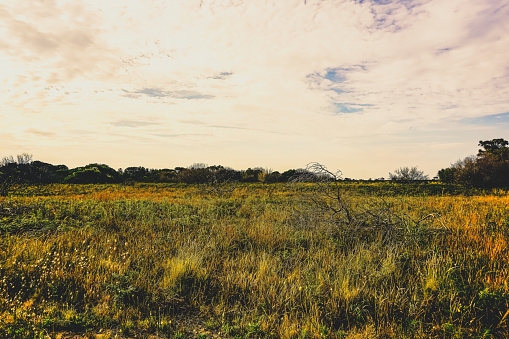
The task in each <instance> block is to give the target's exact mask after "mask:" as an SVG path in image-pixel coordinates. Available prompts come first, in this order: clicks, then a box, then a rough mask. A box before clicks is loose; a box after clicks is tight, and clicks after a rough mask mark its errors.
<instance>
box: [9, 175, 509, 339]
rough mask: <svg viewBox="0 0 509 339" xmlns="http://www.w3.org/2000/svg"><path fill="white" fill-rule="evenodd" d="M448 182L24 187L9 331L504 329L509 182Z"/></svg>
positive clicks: (430, 333)
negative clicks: (489, 186)
mask: <svg viewBox="0 0 509 339" xmlns="http://www.w3.org/2000/svg"><path fill="white" fill-rule="evenodd" d="M466 193H468V194H461V192H459V191H457V190H456V189H452V188H451V187H447V186H441V185H439V184H432V183H430V184H427V186H422V187H421V186H419V187H417V186H416V187H414V188H412V189H408V186H404V184H400V186H398V185H397V184H382V183H372V184H364V185H356V184H338V186H335V185H320V184H293V185H289V184H238V185H222V186H201V185H179V184H167V185H163V184H144V185H142V184H133V185H120V184H118V185H48V186H33V187H20V188H18V189H17V190H16V191H15V194H11V195H10V196H9V197H1V198H0V232H1V240H0V337H2V338H4V337H5V338H57V337H60V338H67V337H69V338H70V337H79V338H81V337H84V338H115V337H117V338H216V337H220V338H504V337H508V336H509V290H508V282H509V263H508V254H509V195H508V194H507V192H505V191H496V192H489V193H484V192H466Z"/></svg>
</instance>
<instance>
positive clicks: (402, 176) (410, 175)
mask: <svg viewBox="0 0 509 339" xmlns="http://www.w3.org/2000/svg"><path fill="white" fill-rule="evenodd" d="M389 178H390V180H396V181H416V180H428V176H427V175H425V174H424V172H423V171H419V170H418V169H417V167H400V168H398V169H396V170H395V171H394V173H389Z"/></svg>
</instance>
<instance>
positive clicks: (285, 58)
mask: <svg viewBox="0 0 509 339" xmlns="http://www.w3.org/2000/svg"><path fill="white" fill-rule="evenodd" d="M508 19H509V6H508V5H506V4H505V2H504V1H502V0H495V1H489V2H487V1H484V0H468V1H467V0H449V1H441V0H419V1H384V2H375V1H353V0H351V1H339V0H328V1H318V0H312V1H311V0H310V1H275V0H263V1H247V0H246V1H220V0H217V1H198V0H196V1H194V0H192V1H190V0H186V1H184V0H174V1H155V0H154V1H141V0H136V1H135V0H132V1H120V0H118V1H116V0H115V1H73V2H68V1H56V0H55V1H47V2H36V3H34V2H33V1H28V0H25V1H23V0H20V1H7V2H4V3H3V4H2V5H0V62H2V65H5V67H2V70H0V79H2V80H0V83H1V84H2V86H3V88H7V89H8V90H7V91H3V92H2V93H0V101H1V102H2V110H3V112H4V116H3V117H0V122H2V123H3V125H8V126H10V130H11V132H12V133H10V134H9V135H7V136H6V137H7V138H8V139H9V144H7V146H4V147H5V148H2V147H1V146H0V151H3V152H6V153H14V152H15V150H11V149H12V147H13V146H12V145H16V140H21V139H22V138H25V139H24V142H23V143H19V144H20V145H22V146H23V147H29V148H33V149H34V150H37V151H39V152H42V153H43V154H45V155H46V154H48V153H49V151H47V150H46V149H45V147H46V145H49V146H51V145H53V146H54V145H55V144H58V143H59V142H60V143H66V142H69V141H70V140H73V142H75V143H79V141H80V138H76V136H75V135H74V134H73V133H70V132H69V131H75V130H89V131H91V132H92V131H93V133H95V134H94V137H93V138H89V139H86V141H87V142H91V143H94V142H97V143H100V142H110V141H111V140H122V143H124V144H125V149H123V148H122V147H120V146H116V147H115V150H116V151H120V152H123V153H124V154H125V162H126V163H127V164H129V154H130V153H129V151H128V149H129V147H135V145H138V144H139V143H150V142H152V143H154V146H153V147H155V148H160V149H161V150H162V149H167V147H166V146H167V145H170V144H167V143H168V141H164V140H170V139H171V140H172V142H171V145H180V147H184V145H186V148H185V152H191V154H185V155H184V151H182V152H180V153H178V152H177V151H175V152H177V153H175V155H176V157H177V158H178V157H182V158H183V159H190V158H191V157H193V156H194V157H195V158H194V159H193V160H192V161H191V163H192V162H199V161H202V160H204V159H200V157H202V156H203V157H205V156H210V157H213V156H217V157H218V159H219V158H221V159H224V161H225V163H224V164H225V165H233V166H239V167H246V166H252V165H261V166H269V167H274V168H278V167H280V168H281V169H284V168H285V167H287V166H293V167H295V166H303V165H304V164H305V163H307V162H308V161H311V160H320V161H324V162H327V163H333V164H331V165H332V166H334V164H338V167H339V166H342V165H343V163H338V160H337V159H339V158H342V159H344V161H345V162H346V163H348V165H347V168H348V169H347V170H351V171H352V172H353V173H348V176H351V177H352V176H353V177H355V176H358V177H361V176H372V177H375V176H384V175H385V171H389V170H393V168H392V167H394V168H396V167H398V166H399V165H400V163H401V162H403V161H404V160H406V157H411V155H409V154H408V152H407V153H405V154H404V153H403V152H402V150H404V149H407V148H408V147H416V148H419V147H423V150H425V149H429V147H428V146H429V145H430V143H432V144H433V145H435V144H440V145H442V144H444V145H447V144H448V143H454V144H455V145H457V144H458V140H461V142H460V143H459V144H460V145H463V146H455V147H456V148H455V149H453V150H451V149H449V148H448V147H445V146H444V147H443V153H440V157H441V159H442V158H446V157H447V156H449V157H451V158H452V159H455V158H456V157H457V156H458V155H457V154H454V152H453V151H454V150H456V151H459V152H465V150H467V149H470V147H471V148H475V144H474V145H469V144H468V143H469V142H470V139H471V138H473V139H474V140H475V141H474V142H475V143H476V142H477V140H478V139H481V137H478V136H477V135H475V133H472V128H480V127H472V126H470V125H466V126H465V123H463V122H462V121H464V120H462V119H464V118H473V117H478V116H482V115H492V114H499V113H505V112H508V111H509V99H508V98H509V96H508V93H509V77H508V76H509V72H508V69H509V62H508V61H507V58H506V57H505V56H506V51H507V50H508V48H509V37H508V36H507V34H506V32H507V31H508V29H509V20H508ZM327 72H336V74H332V73H327ZM328 74H329V75H330V76H328ZM333 75H336V77H334V76H333ZM341 112H342V113H341ZM338 113H339V114H338ZM55 119H56V120H57V121H59V122H60V123H61V126H60V128H55V129H50V128H49V126H51V121H54V120H55ZM182 120H196V121H199V122H201V124H183V123H181V121H182ZM147 121H149V122H150V123H152V122H153V123H154V125H149V124H145V122H147ZM115 122H117V123H115ZM125 126H136V128H135V130H136V138H135V137H134V135H133V136H132V138H130V139H129V135H126V134H122V135H120V134H119V133H125V131H123V132H121V131H119V130H118V129H122V128H124V129H125ZM211 126H223V127H225V126H229V127H235V128H211ZM497 126H498V125H497ZM451 129H454V130H455V132H454V133H452V134H454V135H455V136H456V139H455V140H450V139H449V137H448V136H447V135H446V133H447V131H449V133H450V131H451ZM499 130H500V126H498V127H493V129H492V130H491V132H492V133H495V132H497V133H498V131H499ZM23 131H31V132H32V133H30V135H29V136H28V137H25V136H24V134H23V133H24V132H23ZM47 131H50V132H51V133H54V135H53V136H52V139H51V143H50V142H49V141H48V140H47V139H48V136H50V134H48V133H47ZM261 131H271V133H264V132H261ZM408 131H410V132H408ZM489 131H490V127H489V126H484V127H483V130H482V132H481V131H478V132H479V134H481V135H488V134H489ZM483 133H485V134H483ZM25 134H26V133H25ZM83 135H85V134H83ZM163 136H166V137H163ZM167 136H171V138H170V137H167ZM176 136H177V137H176ZM493 137H499V135H494V136H493ZM27 138H28V139H27ZM83 138H85V137H83ZM115 138H117V139H115ZM260 138H262V139H263V142H262V141H259V139H260ZM83 140H85V139H83ZM141 140H142V141H141ZM352 140H355V142H352ZM234 143H237V144H238V145H239V146H238V147H234V146H232V144H234ZM402 143H405V144H406V145H402ZM49 146H48V147H49ZM20 147H21V146H20ZM98 147H99V146H98ZM136 147H138V146H136ZM140 147H141V146H140ZM267 148H270V151H269V150H268V149H267ZM90 149H93V147H92V146H90ZM104 149H105V150H104V152H107V151H108V149H109V148H108V147H106V148H104ZM112 149H113V148H112ZM122 149H123V151H122ZM19 151H30V150H27V149H20V150H19ZM271 152H274V154H277V156H276V155H274V156H268V158H270V161H271V162H272V163H267V164H265V163H263V162H264V161H265V158H264V154H268V153H271ZM380 152H384V154H387V157H386V158H385V159H380V160H379V162H380V165H379V166H378V168H377V167H376V166H372V165H371V166H370V168H372V169H371V171H375V170H376V171H382V173H379V172H377V173H373V174H371V173H372V172H370V170H368V169H364V168H363V167H364V166H365V164H364V163H363V161H362V160H359V159H369V158H370V157H373V154H374V153H378V154H380ZM437 152H438V151H437V150H436V148H435V149H434V151H433V152H430V153H429V154H426V152H422V153H419V154H420V156H422V164H423V165H422V166H428V167H429V168H430V169H433V168H434V166H439V165H438V164H437V161H436V160H435V159H434V158H433V157H434V156H436V154H437ZM33 153H34V154H35V153H36V152H35V151H33ZM225 153H226V154H228V156H223V154H225ZM84 154H86V153H84ZM246 154H253V157H254V158H253V159H252V161H255V162H257V163H255V164H246V162H247V161H248V159H249V155H246ZM416 154H417V153H416ZM35 155H36V156H37V154H35ZM93 156H94V154H90V155H89V156H88V157H89V158H90V159H91V161H95V160H93ZM314 156H319V157H320V158H321V159H315V158H313V157H314ZM459 156H461V155H459ZM146 160H148V159H146ZM413 160H418V159H413ZM57 162H65V159H62V160H59V161H57ZM207 162H208V163H217V162H218V161H214V160H213V159H212V160H208V161H207ZM298 162H300V164H298ZM356 164H359V165H356ZM390 164H392V165H390ZM426 164H428V165H426ZM112 165H113V164H112ZM147 165H151V166H154V167H157V166H160V167H163V166H167V164H163V163H160V164H156V163H153V164H147ZM179 165H182V164H181V163H179ZM123 166H124V165H123ZM388 166H390V167H389V168H388V169H387V168H386V167H388ZM434 170H436V168H435V169H434Z"/></svg>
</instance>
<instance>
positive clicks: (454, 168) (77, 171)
mask: <svg viewBox="0 0 509 339" xmlns="http://www.w3.org/2000/svg"><path fill="white" fill-rule="evenodd" d="M479 146H481V149H479V152H478V154H477V155H476V156H471V157H467V158H465V159H463V160H460V161H458V162H456V163H454V164H452V165H451V166H450V167H448V168H445V169H441V170H440V171H439V172H438V177H439V179H440V181H441V182H443V183H453V184H459V185H463V186H468V187H477V188H497V187H501V188H509V142H508V141H506V140H504V139H492V140H487V141H479ZM307 171H308V169H290V170H287V171H285V172H282V173H280V172H278V171H272V170H270V169H264V168H261V167H255V168H248V169H247V170H235V169H232V168H229V167H224V166H221V165H215V166H208V165H206V164H194V165H191V166H189V167H175V168H173V169H168V168H165V169H150V168H145V167H142V166H137V167H127V168H125V169H118V170H115V169H113V168H111V167H110V166H108V165H105V164H89V165H86V166H82V167H76V168H72V169H70V168H68V167H67V166H65V165H53V164H49V163H45V162H42V161H34V160H33V159H32V155H30V154H27V153H23V154H20V155H17V156H16V157H13V156H7V157H3V158H2V159H1V160H0V195H6V194H7V191H8V190H9V188H10V187H12V186H13V185H19V184H51V183H68V184H108V183H131V182H144V183H186V184H211V183H226V182H261V183H277V182H288V181H290V180H293V179H294V178H295V177H297V176H299V177H300V178H303V177H307V178H308V179H309V180H310V181H315V180H317V179H321V178H317V177H315V176H314V175H315V174H313V173H311V172H310V173H307ZM389 178H390V180H392V181H398V182H410V181H422V180H427V179H428V176H427V175H424V173H423V172H422V171H419V170H418V169H417V168H416V167H412V168H408V167H401V168H400V169H397V170H396V171H395V172H394V173H389ZM340 179H341V180H345V181H354V180H352V179H349V178H345V179H342V178H340ZM380 180H383V179H380ZM375 181H376V180H375Z"/></svg>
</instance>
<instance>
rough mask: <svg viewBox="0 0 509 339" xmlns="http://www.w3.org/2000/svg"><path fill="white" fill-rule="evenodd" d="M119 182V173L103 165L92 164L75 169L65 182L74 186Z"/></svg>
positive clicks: (70, 172)
mask: <svg viewBox="0 0 509 339" xmlns="http://www.w3.org/2000/svg"><path fill="white" fill-rule="evenodd" d="M119 181H120V175H119V173H118V172H117V171H115V170H114V169H113V168H111V167H109V166H108V165H103V164H90V165H86V166H84V167H77V168H74V169H72V170H71V171H69V175H68V176H66V177H65V178H64V180H63V182H64V183H72V184H106V183H114V182H119Z"/></svg>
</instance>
